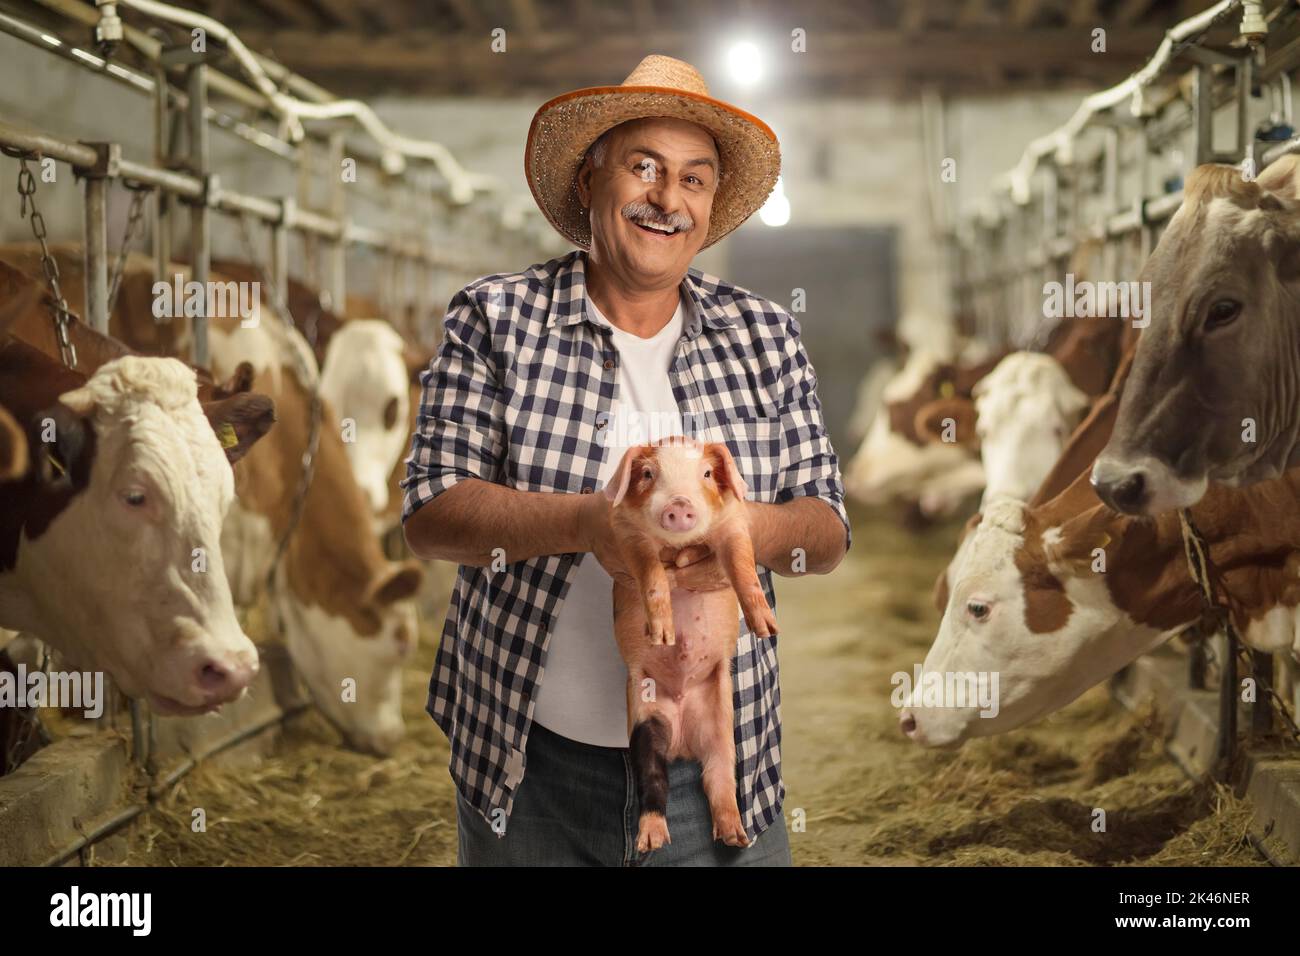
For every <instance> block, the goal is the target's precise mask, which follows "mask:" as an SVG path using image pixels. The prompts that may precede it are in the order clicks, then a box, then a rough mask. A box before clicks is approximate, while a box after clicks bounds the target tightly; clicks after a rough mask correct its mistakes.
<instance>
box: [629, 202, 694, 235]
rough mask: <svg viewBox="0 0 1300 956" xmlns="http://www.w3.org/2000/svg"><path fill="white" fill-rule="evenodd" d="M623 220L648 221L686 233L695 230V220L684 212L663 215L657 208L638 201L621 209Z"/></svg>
mask: <svg viewBox="0 0 1300 956" xmlns="http://www.w3.org/2000/svg"><path fill="white" fill-rule="evenodd" d="M623 218H624V219H648V220H650V221H651V222H656V223H659V224H660V225H663V226H668V227H670V228H672V229H676V230H677V231H679V232H686V231H688V230H690V229H694V228H695V220H694V219H692V218H691V217H690V216H689V215H687V214H686V213H684V212H673V213H666V214H665V213H664V212H663V211H662V210H660V209H659V207H658V206H655V205H652V204H650V203H648V202H643V201H642V200H640V199H638V200H635V201H633V202H630V203H628V204H627V205H626V206H624V207H623Z"/></svg>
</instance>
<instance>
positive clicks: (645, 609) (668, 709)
mask: <svg viewBox="0 0 1300 956" xmlns="http://www.w3.org/2000/svg"><path fill="white" fill-rule="evenodd" d="M746 491H747V489H746V486H745V482H744V480H743V479H742V478H741V477H740V473H739V472H738V471H737V470H736V463H735V461H733V460H732V457H731V452H730V451H728V450H727V446H726V445H724V444H721V443H708V444H703V443H700V442H697V441H694V440H692V439H685V438H675V439H668V440H666V441H663V442H660V443H658V444H654V445H641V446H638V447H633V448H630V449H628V451H627V452H626V453H625V454H624V456H623V460H622V461H621V462H620V463H619V466H618V470H617V471H616V472H615V473H614V476H613V478H611V480H610V482H609V484H608V486H607V487H606V488H605V489H604V493H605V495H606V497H608V498H609V499H610V501H611V502H612V512H611V521H612V524H613V528H614V531H615V535H616V541H617V542H618V548H619V551H620V553H621V556H622V558H623V563H624V565H625V566H626V567H627V570H628V572H629V574H630V575H631V577H632V578H633V579H634V580H635V585H632V584H628V583H627V582H626V581H624V580H620V579H617V578H616V579H615V582H614V635H615V637H616V638H617V640H618V646H619V650H620V652H621V653H622V655H623V661H624V663H626V664H627V672H628V682H627V720H628V735H629V737H630V741H631V751H632V761H633V765H634V767H635V772H636V780H637V789H638V791H639V792H640V795H641V816H640V820H639V823H638V827H637V841H636V845H637V850H638V851H640V852H642V853H645V852H648V851H651V850H656V849H658V848H659V847H661V846H663V845H664V844H665V843H667V842H669V838H668V820H667V811H668V762H669V761H670V760H676V759H681V758H688V759H693V760H698V761H699V762H700V764H701V766H702V769H703V777H704V779H703V783H704V792H705V795H706V796H707V797H708V801H709V809H710V811H711V813H712V816H713V838H714V839H715V840H722V841H723V842H724V843H726V844H728V845H730V846H748V845H749V838H748V837H747V836H746V834H745V828H744V827H743V826H742V825H741V822H740V808H739V807H738V806H737V803H736V745H735V738H734V732H733V727H734V723H735V717H734V713H733V708H732V698H731V669H732V662H733V660H734V658H735V654H736V639H737V637H738V636H739V633H740V625H739V615H738V614H737V610H738V609H739V610H743V612H744V615H745V622H746V623H747V624H748V625H749V628H750V630H752V631H753V632H754V634H756V635H757V636H759V637H774V636H775V635H776V617H775V616H774V615H773V613H772V609H771V607H769V606H768V603H767V598H766V597H765V596H764V594H763V588H762V585H761V584H760V583H759V580H758V572H757V570H756V568H755V565H754V544H753V541H752V540H751V539H750V535H749V524H748V521H747V520H746V517H745V504H744V502H745V494H746ZM699 544H704V545H707V546H708V547H709V549H710V550H711V551H712V552H713V553H714V554H715V555H716V556H717V559H718V561H719V562H720V564H721V567H722V568H723V570H724V572H725V573H726V576H727V579H728V581H729V582H730V584H731V586H730V587H725V588H720V589H718V590H714V591H699V592H694V591H687V590H684V589H681V588H678V589H675V590H672V591H671V593H670V591H669V580H668V573H667V570H666V569H665V568H664V565H663V563H662V562H661V560H660V553H661V551H662V550H663V548H664V547H665V546H668V547H670V548H675V549H681V548H685V547H687V546H690V545H699Z"/></svg>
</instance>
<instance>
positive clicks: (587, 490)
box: [582, 485, 596, 495]
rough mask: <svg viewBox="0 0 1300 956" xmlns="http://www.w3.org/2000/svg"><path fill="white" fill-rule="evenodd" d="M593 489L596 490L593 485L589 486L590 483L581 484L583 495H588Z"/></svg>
mask: <svg viewBox="0 0 1300 956" xmlns="http://www.w3.org/2000/svg"><path fill="white" fill-rule="evenodd" d="M595 490H596V489H595V488H593V487H591V485H584V486H583V489H582V494H584V495H589V494H591V493H592V492H593V491H595Z"/></svg>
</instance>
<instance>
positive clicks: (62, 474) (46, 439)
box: [31, 389, 95, 489]
mask: <svg viewBox="0 0 1300 956" xmlns="http://www.w3.org/2000/svg"><path fill="white" fill-rule="evenodd" d="M75 391H76V392H83V391H85V390H84V389H76V390H75ZM68 395H73V401H75V402H77V403H78V404H79V405H85V402H84V401H83V399H84V398H85V396H82V395H74V394H73V392H68V393H65V395H64V396H62V397H60V399H59V404H58V405H53V406H51V407H50V408H47V409H45V410H44V411H39V412H37V413H36V414H35V415H34V416H33V421H34V423H35V426H36V435H37V443H36V445H35V446H34V447H32V448H31V454H32V466H33V468H34V470H35V472H36V477H37V480H38V481H40V482H41V483H42V484H44V485H48V486H50V487H55V488H73V489H77V488H84V487H85V486H86V485H87V484H89V483H90V466H91V463H92V462H93V461H94V458H95V429H94V427H93V426H92V425H91V423H90V419H89V417H87V415H86V414H83V413H80V412H78V411H76V410H74V409H72V408H71V407H69V406H67V405H66V404H65V403H64V401H63V400H64V398H66V397H67V396H68ZM93 407H94V406H93V404H92V405H89V406H87V411H90V410H91V409H93Z"/></svg>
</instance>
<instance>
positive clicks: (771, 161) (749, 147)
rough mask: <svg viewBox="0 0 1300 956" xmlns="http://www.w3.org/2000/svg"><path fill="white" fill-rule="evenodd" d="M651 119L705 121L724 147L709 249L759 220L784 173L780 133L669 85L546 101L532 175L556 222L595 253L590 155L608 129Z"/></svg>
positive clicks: (531, 184) (527, 156) (534, 138)
mask: <svg viewBox="0 0 1300 956" xmlns="http://www.w3.org/2000/svg"><path fill="white" fill-rule="evenodd" d="M651 116H670V117H675V118H677V119H684V120H688V121H690V122H692V123H697V124H699V125H700V126H703V127H704V128H705V129H707V130H708V131H709V132H710V133H711V134H713V138H714V141H715V142H716V143H717V146H718V155H719V162H720V163H721V165H722V173H723V178H722V181H721V182H720V183H719V184H718V189H717V192H716V193H715V194H714V197H713V210H712V213H711V216H710V221H709V232H708V236H707V237H706V239H705V242H704V246H703V247H702V248H708V247H709V246H711V245H713V244H714V243H715V242H717V241H718V240H719V239H721V238H722V237H723V236H725V235H727V234H728V233H729V232H731V231H732V230H733V229H735V228H736V227H737V226H739V225H740V224H741V223H742V222H744V221H745V220H746V219H748V218H749V217H750V216H752V215H753V214H754V212H755V211H756V210H757V209H759V207H761V206H762V205H763V203H764V202H766V201H767V197H768V195H769V194H770V193H771V192H772V189H773V187H774V186H775V185H776V178H777V176H778V175H780V172H781V147H780V145H779V144H778V143H777V140H776V134H775V133H773V132H772V130H771V129H770V128H769V127H768V126H767V124H766V123H764V122H763V121H762V120H760V119H759V118H758V117H756V116H753V115H751V114H749V113H746V112H745V111H744V110H741V109H737V108H736V107H734V106H731V105H730V104H728V103H724V102H722V101H721V100H715V99H713V98H712V97H710V96H703V95H701V94H698V93H692V92H690V91H689V90H680V89H673V88H671V87H662V86H595V87H590V88H588V89H584V90H575V91H574V92H572V93H565V94H564V95H562V96H557V97H555V98H554V99H552V100H548V101H547V102H546V103H544V104H542V106H541V108H540V109H538V111H537V114H536V115H535V116H534V117H533V122H532V125H531V126H530V127H529V129H528V143H527V145H526V147H525V149H524V175H525V176H526V177H527V178H528V188H529V189H531V190H532V192H533V198H534V199H536V200H537V205H538V206H539V207H541V210H542V212H543V213H544V214H545V215H546V218H547V219H548V220H549V221H550V223H551V225H553V226H554V227H555V228H556V229H557V230H559V232H560V233H561V235H563V236H564V237H565V238H567V239H568V240H569V241H570V242H572V243H573V244H574V245H576V246H578V247H579V248H581V249H590V248H591V223H590V220H589V219H588V215H587V211H586V210H585V209H583V208H582V203H581V201H580V200H579V199H578V187H577V177H578V170H579V169H580V168H581V167H582V161H583V159H584V157H585V156H586V154H587V150H588V149H589V148H590V147H591V144H592V143H594V142H595V141H596V139H597V138H598V137H599V136H600V134H601V133H603V132H605V131H606V130H608V129H611V128H613V127H615V126H618V125H619V124H620V123H625V122H627V121H628V120H634V119H643V118H646V117H651Z"/></svg>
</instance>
